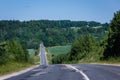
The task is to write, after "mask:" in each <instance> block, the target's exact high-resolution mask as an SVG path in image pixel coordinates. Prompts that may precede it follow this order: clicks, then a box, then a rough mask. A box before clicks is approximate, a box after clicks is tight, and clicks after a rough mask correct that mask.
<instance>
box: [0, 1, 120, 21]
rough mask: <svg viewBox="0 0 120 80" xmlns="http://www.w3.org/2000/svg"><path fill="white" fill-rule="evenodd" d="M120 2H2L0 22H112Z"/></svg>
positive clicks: (0, 4) (0, 2)
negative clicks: (45, 20) (44, 20)
mask: <svg viewBox="0 0 120 80" xmlns="http://www.w3.org/2000/svg"><path fill="white" fill-rule="evenodd" d="M118 10H120V0H0V20H20V21H24V20H25V21H28V20H43V19H47V20H72V21H97V22H101V23H105V22H110V20H112V18H113V15H114V12H116V11H118Z"/></svg>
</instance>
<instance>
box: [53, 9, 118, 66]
mask: <svg viewBox="0 0 120 80" xmlns="http://www.w3.org/2000/svg"><path fill="white" fill-rule="evenodd" d="M109 26H110V29H109V33H108V35H105V36H104V39H102V40H96V38H95V37H94V36H92V35H90V34H87V35H82V36H80V38H79V39H78V40H76V41H74V42H73V44H72V48H71V52H70V53H67V54H60V55H57V56H53V59H52V62H53V63H57V64H58V63H72V62H73V63H74V62H91V61H92V62H94V61H95V62H96V61H103V60H112V61H113V60H115V61H118V62H119V61H120V11H117V12H116V13H114V17H113V19H112V21H111V22H110V25H109Z"/></svg>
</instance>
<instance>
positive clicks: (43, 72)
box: [6, 64, 120, 80]
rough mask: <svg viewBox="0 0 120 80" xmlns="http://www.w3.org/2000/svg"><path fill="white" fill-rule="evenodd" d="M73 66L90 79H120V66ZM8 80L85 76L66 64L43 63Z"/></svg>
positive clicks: (79, 79)
mask: <svg viewBox="0 0 120 80" xmlns="http://www.w3.org/2000/svg"><path fill="white" fill-rule="evenodd" d="M72 66H74V67H75V68H77V69H78V70H80V71H82V72H83V73H84V74H86V75H87V76H88V78H89V80H120V66H110V65H97V64H73V65H72ZM6 80H84V77H83V75H82V74H80V73H79V72H77V71H76V70H74V69H70V68H68V67H66V66H65V65H47V66H43V65H42V66H39V67H37V68H35V69H33V70H31V71H28V72H26V73H24V74H21V75H18V76H15V77H11V78H9V79H6Z"/></svg>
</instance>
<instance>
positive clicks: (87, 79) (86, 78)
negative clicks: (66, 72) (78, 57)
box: [65, 65, 90, 80]
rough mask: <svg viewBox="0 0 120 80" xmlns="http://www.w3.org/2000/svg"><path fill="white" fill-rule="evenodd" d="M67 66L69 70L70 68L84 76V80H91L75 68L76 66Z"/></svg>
mask: <svg viewBox="0 0 120 80" xmlns="http://www.w3.org/2000/svg"><path fill="white" fill-rule="evenodd" d="M65 66H66V67H67V68H69V69H74V70H76V71H77V72H79V73H80V74H82V76H83V77H84V80H90V79H89V78H88V76H87V75H86V74H85V73H84V72H83V71H81V70H79V69H77V68H76V67H74V66H72V65H65Z"/></svg>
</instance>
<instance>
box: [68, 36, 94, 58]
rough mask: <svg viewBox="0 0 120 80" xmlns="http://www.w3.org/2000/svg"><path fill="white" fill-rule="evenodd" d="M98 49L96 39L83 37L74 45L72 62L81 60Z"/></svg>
mask: <svg viewBox="0 0 120 80" xmlns="http://www.w3.org/2000/svg"><path fill="white" fill-rule="evenodd" d="M95 47H96V42H95V39H94V37H92V36H91V35H85V36H81V37H80V39H79V40H78V41H75V42H74V43H73V45H72V49H71V54H70V60H73V59H77V60H79V59H81V58H83V57H85V56H86V55H87V54H89V53H90V52H91V51H93V50H94V49H95Z"/></svg>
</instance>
